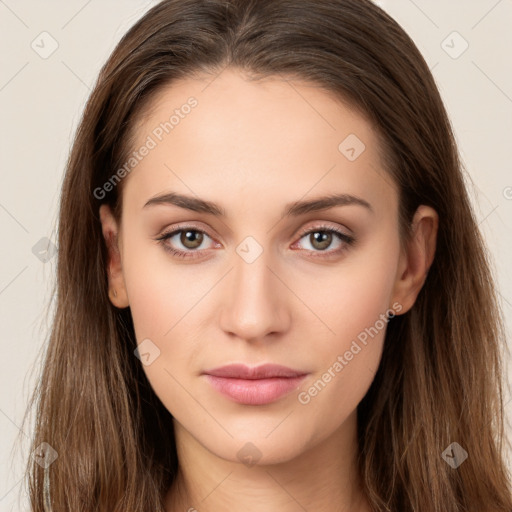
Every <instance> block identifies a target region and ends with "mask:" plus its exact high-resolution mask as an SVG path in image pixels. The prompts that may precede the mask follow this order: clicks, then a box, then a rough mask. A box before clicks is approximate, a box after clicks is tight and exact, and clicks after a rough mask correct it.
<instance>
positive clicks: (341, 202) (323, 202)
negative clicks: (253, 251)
mask: <svg viewBox="0 0 512 512" xmlns="http://www.w3.org/2000/svg"><path fill="white" fill-rule="evenodd" d="M162 204H171V205H175V206H179V207H180V208H184V209H186V210H191V211H194V212H198V213H208V214H210V215H215V216H216V217H226V211H225V210H224V208H222V207H221V206H219V205H217V204H215V203H213V202H211V201H206V200H205V199H200V198H198V197H192V196H187V195H183V194H178V193H176V192H168V193H165V194H162V195H158V196H155V197H153V198H151V199H150V200H149V201H148V202H147V203H146V204H145V205H144V206H143V208H147V207H149V206H155V205H162ZM347 205H357V206H363V207H364V208H366V209H368V210H369V211H370V212H372V213H374V210H373V208H372V206H371V204H370V203H368V201H365V200H364V199H362V198H360V197H356V196H353V195H351V194H330V195H328V196H324V197H318V198H316V199H311V200H308V201H295V202H293V203H289V204H287V205H286V206H285V208H284V212H283V216H284V217H297V216H299V215H304V214H306V213H310V212H317V211H322V210H327V209H329V208H334V207H335V206H347Z"/></svg>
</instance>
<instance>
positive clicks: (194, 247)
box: [156, 226, 210, 258]
mask: <svg viewBox="0 0 512 512" xmlns="http://www.w3.org/2000/svg"><path fill="white" fill-rule="evenodd" d="M205 237H208V238H210V236H208V234H207V233H206V232H205V231H202V230H200V229H197V228H195V227H193V226H178V227H177V228H175V229H173V230H172V231H170V232H168V233H164V234H162V235H161V236H159V237H158V238H156V240H157V241H159V242H160V243H161V244H162V245H163V247H164V249H165V250H166V251H168V252H170V253H171V254H173V255H174V256H177V257H178V258H194V257H196V255H195V254H194V253H195V252H199V250H203V249H205V248H204V247H203V248H202V249H201V245H202V244H203V242H204V241H205ZM176 245H178V248H177V249H176V248H175V247H176ZM180 245H181V248H180Z"/></svg>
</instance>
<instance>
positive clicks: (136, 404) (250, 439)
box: [27, 0, 512, 512]
mask: <svg viewBox="0 0 512 512" xmlns="http://www.w3.org/2000/svg"><path fill="white" fill-rule="evenodd" d="M57 295H58V302H57V309H56V314H55V319H54V325H53V329H52V332H51V337H50V342H49V347H48V352H47V358H46V362H45V366H44V370H43V373H42V377H41V383H40V386H39V388H38V389H37V390H36V392H35V394H34V398H33V400H34V402H35V401H36V400H37V423H36V430H35V436H34V439H33V451H34V453H35V454H36V455H35V456H34V457H33V458H31V460H30V462H29V465H28V467H27V472H28V476H29V479H30V496H31V504H32V510H34V511H37V512H39V511H43V510H44V511H47V512H48V511H50V510H53V511H64V510H73V511H78V510H83V511H92V510H98V511H127V510H130V511H146V510H148V511H149V510H151V511H155V510H158V511H166V512H175V511H177V510H189V511H193V510H198V511H200V512H203V511H206V512H208V511H218V510H232V509H235V508H237V509H243V510H251V511H263V510H265V511H268V510H280V511H286V512H288V511H290V512H291V511H296V510H329V511H341V510H343V511H348V510H350V511H352V512H363V511H364V512H369V511H393V512H395V511H400V512H402V511H418V510H421V511H422V512H430V511H432V512H438V511H443V512H460V511H475V512H476V511H478V512H481V511H483V510H489V511H491V510H492V511H508V512H510V510H512V497H511V488H510V480H509V475H508V473H507V469H506V466H505V462H504V450H503V446H502V444H503V441H504V436H503V398H502V387H503V380H502V378H503V375H502V362H501V361H500V358H499V355H500V348H501V347H502V343H503V329H502V323H501V320H500V313H499V309H498V306H497V303H496V298H495V290H494V285H493V282H492V278H491V273H490V271H489V265H488V261H487V257H486V252H485V248H484V244H483V242H482V239H481V236H480V233H479V231H478V228H477V225H476V222H475V217H474V214H473V212H472V209H471V207H470V203H469V200H468V196H467V194H466V191H465V188H464V182H463V178H462V164H461V162H460V161H459V157H458V152H457V149H456V146H455V142H454V137H453V134H452V131H451V128H450V124H449V120H448V118H447V115H446V111H445V109H444V106H443V103H442V101H441V98H440V95H439V92H438V90H437V88H436V86H435V83H434V80H433V77H432V75H431V73H430V71H429V69H428V67H427V65H426V63H425V62H424V60H423V58H422V57H421V55H420V53H419V51H418V50H417V48H416V47H415V45H414V44H413V42H412V41H411V39H410V38H409V37H408V36H407V35H406V34H405V33H404V32H403V30H402V29H401V28H400V27H399V25H398V24H397V23H396V22H394V21H393V20H392V19H391V18H390V17H389V16H388V15H386V14H385V13H384V12H383V11H382V10H380V9H379V8H377V7H376V6H374V5H373V4H372V3H370V2H369V1H366V0H336V1H333V0H328V1H327V0H325V1H324V0H321V1H318V0H315V1H312V0H300V1H297V0H293V1H291V0H273V1H270V0H257V1H256V0H228V1H221V0H208V1H198V0H167V1H163V2H161V3H159V4H158V5H156V6H155V7H154V8H152V9H151V10H150V11H149V12H148V13H147V14H146V15H145V16H144V17H143V18H142V19H141V20H140V21H139V22H138V23H136V24H135V26H134V27H133V28H132V29H131V30H130V31H129V32H128V33H127V34H126V35H125V36H124V38H123V39H122V40H121V42H120V43H119V45H118V46H117V48H116V49H115V51H114V52H113V54H112V55H111V57H110V58H109V60H108V62H107V63H106V64H105V66H104V67H103V69H102V71H101V73H100V76H99V79H98V82H97V84H96V86H95V89H94V91H93V93H92V95H91V97H90V99H89V102H88V104H87V107H86V109H85V112H84V116H83V119H82V122H81V124H80V127H79V129H78V133H77V136H76V139H75V141H74V145H73V148H72V152H71V155H70V158H69V162H68V166H67V172H66V176H65V180H64V184H63V189H62V201H61V207H60V229H59V261H58V281H57Z"/></svg>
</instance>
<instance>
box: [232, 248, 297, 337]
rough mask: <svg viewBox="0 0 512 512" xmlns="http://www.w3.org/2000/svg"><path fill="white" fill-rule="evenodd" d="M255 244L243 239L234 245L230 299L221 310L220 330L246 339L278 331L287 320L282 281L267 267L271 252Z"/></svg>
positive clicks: (269, 263)
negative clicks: (221, 328)
mask: <svg viewBox="0 0 512 512" xmlns="http://www.w3.org/2000/svg"><path fill="white" fill-rule="evenodd" d="M258 246H259V244H258V245H256V244H255V243H254V241H253V240H246V241H245V242H242V243H241V244H239V246H238V247H237V250H236V253H235V254H234V262H233V263H234V267H235V268H234V272H233V273H232V276H231V279H230V280H229V285H228V286H229V287H230V290H229V293H228V296H229V299H228V300H227V302H226V303H225V309H224V311H222V327H223V329H224V330H226V331H228V332H231V333H233V334H236V335H237V336H238V337H240V338H245V339H257V338H261V337H264V336H265V335H266V334H269V333H271V332H276V331H280V330H282V329H284V328H286V323H287V319H288V312H287V311H286V304H285V302H284V300H283V298H284V296H283V290H282V289H280V288H282V287H283V284H282V283H281V282H280V281H279V279H277V278H276V276H275V275H274V274H273V272H272V271H271V270H270V268H269V267H271V262H270V257H269V255H270V251H268V250H263V248H262V247H261V246H259V247H258ZM258 252H259V254H258Z"/></svg>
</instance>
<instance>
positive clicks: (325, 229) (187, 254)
mask: <svg viewBox="0 0 512 512" xmlns="http://www.w3.org/2000/svg"><path fill="white" fill-rule="evenodd" d="M183 231H194V232H196V233H202V234H204V235H206V236H208V237H209V238H212V237H210V235H208V233H207V232H206V231H203V230H202V229H198V228H195V227H194V226H177V228H175V229H173V230H172V231H169V232H167V233H163V234H162V235H160V236H159V237H158V238H156V240H157V241H158V242H159V243H160V244H162V246H163V247H164V249H165V250H166V251H168V252H169V253H171V254H172V255H173V256H175V257H177V258H183V259H186V258H196V257H197V256H195V253H197V252H200V251H199V250H188V251H180V250H178V249H173V248H172V247H171V246H169V245H168V244H166V243H165V241H166V240H168V239H170V238H172V237H173V236H174V235H177V234H178V233H182V232H183ZM317 232H320V233H333V234H334V235H337V237H338V239H339V240H340V241H341V242H343V243H344V245H343V246H342V247H340V248H339V249H336V250H333V251H309V252H311V253H313V257H314V258H328V257H331V256H333V255H336V254H340V253H342V252H343V251H345V250H346V249H347V248H348V247H349V246H352V245H353V244H354V242H355V241H356V239H355V237H353V236H351V235H347V234H346V233H344V232H343V231H341V230H339V229H337V228H333V227H330V226H325V225H324V226H315V227H314V228H312V229H309V230H307V231H305V232H302V233H301V234H300V237H299V240H300V239H302V238H304V237H305V236H306V235H310V234H311V233H317ZM304 250H306V251H307V249H304Z"/></svg>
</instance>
